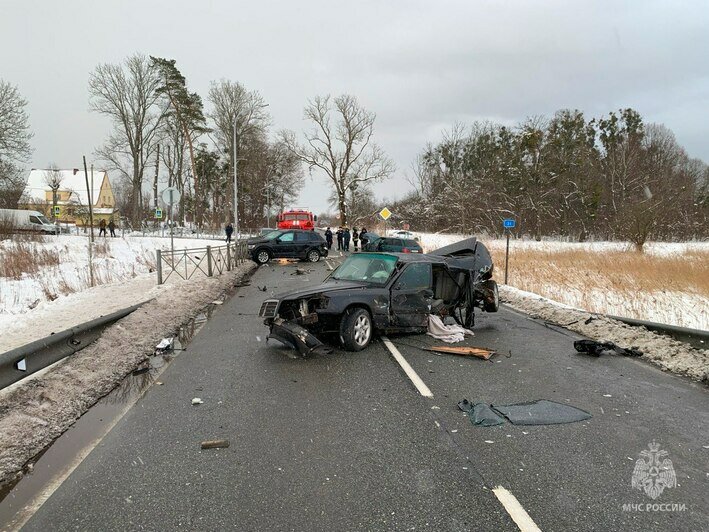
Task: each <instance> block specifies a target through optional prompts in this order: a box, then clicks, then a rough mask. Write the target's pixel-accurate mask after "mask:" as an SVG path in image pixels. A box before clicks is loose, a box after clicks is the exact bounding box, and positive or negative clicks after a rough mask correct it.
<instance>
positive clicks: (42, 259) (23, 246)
mask: <svg viewBox="0 0 709 532" xmlns="http://www.w3.org/2000/svg"><path fill="white" fill-rule="evenodd" d="M60 262H61V258H60V255H59V252H58V251H55V250H50V249H42V248H41V247H39V246H34V245H32V244H31V243H28V242H13V243H12V245H10V246H7V247H3V248H0V277H8V278H10V279H21V278H22V276H23V275H32V274H35V273H39V272H40V270H41V269H42V268H47V267H52V266H58V265H59V263H60Z"/></svg>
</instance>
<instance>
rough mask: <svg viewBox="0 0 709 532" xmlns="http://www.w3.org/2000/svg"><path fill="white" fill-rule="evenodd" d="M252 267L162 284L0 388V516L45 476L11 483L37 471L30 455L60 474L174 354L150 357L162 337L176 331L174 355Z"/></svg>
mask: <svg viewBox="0 0 709 532" xmlns="http://www.w3.org/2000/svg"><path fill="white" fill-rule="evenodd" d="M254 268H255V264H253V263H251V262H246V263H244V264H242V265H241V266H239V267H238V268H237V269H236V270H235V271H232V272H230V273H226V274H224V275H222V276H220V277H213V278H201V279H195V280H191V281H182V282H179V283H175V284H174V285H167V286H165V287H164V289H162V290H160V291H159V292H158V294H157V296H156V297H155V299H153V300H151V301H149V302H147V303H146V304H145V305H143V306H142V307H141V308H140V309H138V310H136V311H135V312H134V313H133V314H131V315H129V316H127V317H126V318H124V319H122V320H120V321H119V322H117V323H116V324H114V325H112V326H111V327H109V328H107V329H106V330H105V331H104V333H103V335H102V336H101V338H99V339H98V340H97V341H96V342H95V343H93V344H92V345H90V346H89V347H87V348H85V349H83V350H82V351H80V352H78V353H76V354H74V355H72V356H71V357H68V358H66V359H64V360H62V361H60V362H58V363H57V364H55V365H54V366H53V367H52V369H51V371H47V372H44V373H42V374H36V375H34V376H31V377H30V378H28V379H26V380H25V381H22V382H21V383H18V384H16V385H13V386H11V387H10V388H7V389H5V390H2V391H0V498H2V497H4V500H3V501H2V502H1V503H0V521H5V518H6V517H8V516H7V515H6V513H10V514H12V515H14V513H15V511H16V510H17V509H19V508H20V507H21V506H18V504H19V500H20V499H23V498H24V499H27V498H28V497H30V496H31V495H32V494H33V493H35V492H36V491H37V490H38V489H39V487H41V486H42V485H44V483H45V482H46V480H47V479H44V480H41V479H40V478H39V475H37V474H36V473H35V474H33V475H29V476H27V477H26V478H27V480H28V481H27V482H20V483H19V484H18V485H17V486H14V488H13V484H15V483H17V482H18V480H19V479H21V478H22V476H23V471H24V473H28V472H31V471H32V470H33V469H35V467H34V464H33V463H32V462H31V461H32V460H33V459H35V457H38V455H39V454H40V453H44V454H43V455H41V456H39V457H38V458H37V459H38V460H40V461H44V460H47V461H49V462H50V463H54V462H59V467H57V466H56V464H55V466H54V467H52V468H42V469H49V470H52V471H55V472H57V470H58V469H59V470H61V469H62V466H65V465H67V464H68V463H70V462H71V461H72V460H74V459H75V458H76V453H77V452H79V451H80V450H81V449H82V448H84V447H85V445H86V442H91V441H93V440H94V439H96V437H97V435H99V434H102V433H103V432H107V431H108V430H110V427H111V426H112V420H114V419H116V417H120V415H122V413H123V412H124V411H125V410H126V409H127V408H128V405H130V404H132V402H135V400H137V399H138V398H139V397H140V396H142V394H143V393H144V392H145V390H146V389H147V388H148V387H149V386H150V385H151V384H153V382H154V380H155V379H156V376H158V375H159V374H160V373H161V372H162V370H163V369H164V366H165V365H166V364H167V363H169V361H170V360H171V356H172V354H168V355H156V356H151V355H153V354H154V352H155V346H156V345H157V344H158V343H159V342H160V341H161V339H162V338H163V337H166V336H173V335H174V334H175V333H177V335H176V340H175V347H176V348H177V349H178V350H177V351H176V352H177V353H179V349H181V347H183V345H184V344H186V343H187V342H189V341H190V340H191V338H192V336H193V335H194V334H195V333H196V332H197V331H198V330H199V328H200V327H201V325H203V324H204V322H205V321H206V320H207V319H208V317H209V316H210V315H211V311H212V309H213V308H214V301H215V300H220V301H221V300H223V299H224V298H225V297H228V295H229V294H230V293H232V292H233V290H234V287H235V285H237V284H238V281H240V280H241V279H243V278H244V277H245V276H246V275H248V274H249V273H250V272H251V271H252V270H253V269H254ZM136 368H140V370H139V371H137V372H136V374H133V372H134V370H136ZM92 407H94V408H92ZM94 411H95V413H94ZM84 414H86V415H84ZM82 416H83V417H82ZM97 419H98V420H103V421H101V422H98V421H96V420H97ZM77 420H78V421H77ZM107 427H108V428H107ZM70 428H71V430H68V429H70ZM63 434H64V435H63ZM62 435H63V436H62ZM60 436H61V438H59V437H60ZM57 438H59V439H58V440H57V441H56V442H55V443H54V444H53V445H51V447H49V446H50V444H52V442H53V441H54V440H55V439H57ZM65 441H66V442H67V443H64V442H65ZM60 442H61V443H60ZM82 442H83V443H82ZM55 447H56V450H55V449H54V448H55ZM45 457H46V458H45ZM36 470H39V468H36ZM25 486H26V487H25ZM33 486H34V487H33ZM10 490H11V491H10ZM8 493H9V494H10V495H8ZM23 494H24V495H23Z"/></svg>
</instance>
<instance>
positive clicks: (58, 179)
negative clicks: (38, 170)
mask: <svg viewBox="0 0 709 532" xmlns="http://www.w3.org/2000/svg"><path fill="white" fill-rule="evenodd" d="M62 180H63V178H62V172H61V170H59V167H58V166H57V165H56V164H55V163H51V164H50V165H49V168H47V169H46V170H45V171H44V182H45V183H46V184H47V186H48V187H49V188H51V189H52V210H51V216H52V220H55V219H56V214H55V213H54V211H55V209H56V207H57V199H58V198H57V194H58V192H59V187H61V186H62Z"/></svg>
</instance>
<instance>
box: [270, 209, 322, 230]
mask: <svg viewBox="0 0 709 532" xmlns="http://www.w3.org/2000/svg"><path fill="white" fill-rule="evenodd" d="M277 220H278V229H315V222H317V221H318V217H317V216H315V215H314V214H313V213H312V212H310V211H309V210H308V209H305V208H300V207H296V208H295V209H291V210H289V211H283V212H282V213H280V214H279V215H278V218H277Z"/></svg>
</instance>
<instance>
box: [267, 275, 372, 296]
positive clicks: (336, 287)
mask: <svg viewBox="0 0 709 532" xmlns="http://www.w3.org/2000/svg"><path fill="white" fill-rule="evenodd" d="M365 286H368V285H367V283H359V282H357V281H338V280H337V279H329V280H328V281H326V282H324V283H323V284H319V285H317V286H309V287H305V288H301V289H298V290H291V291H290V292H284V293H282V294H277V295H276V296H275V299H279V300H283V299H299V298H301V297H308V296H314V295H316V294H325V295H327V293H328V292H338V291H340V290H349V289H352V288H363V287H365Z"/></svg>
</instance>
